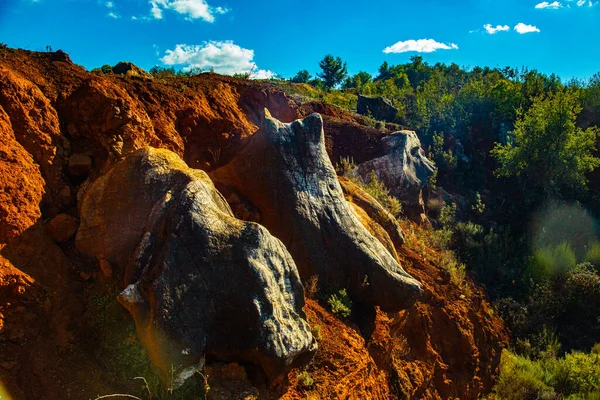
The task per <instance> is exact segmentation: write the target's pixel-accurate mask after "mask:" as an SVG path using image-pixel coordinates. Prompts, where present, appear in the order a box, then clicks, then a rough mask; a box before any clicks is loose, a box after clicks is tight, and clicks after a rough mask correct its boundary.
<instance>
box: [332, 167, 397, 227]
mask: <svg viewBox="0 0 600 400" xmlns="http://www.w3.org/2000/svg"><path fill="white" fill-rule="evenodd" d="M336 171H337V173H338V174H339V175H343V176H345V177H346V178H348V179H350V180H351V181H352V182H353V183H354V184H356V185H357V186H358V187H360V188H361V189H362V190H364V191H365V192H367V193H368V194H369V195H371V197H373V198H374V199H375V200H377V201H378V202H379V204H381V206H382V207H383V208H385V209H386V210H388V211H389V212H390V214H392V215H393V216H394V217H396V218H399V217H400V215H401V214H402V203H400V201H399V200H398V199H397V198H395V197H394V196H392V195H391V194H390V191H389V189H388V188H387V187H386V186H385V184H384V183H383V182H382V181H380V180H379V178H378V177H377V174H376V173H375V171H371V172H370V173H369V177H368V178H367V181H366V182H364V181H363V180H362V179H361V178H360V176H359V175H358V172H357V167H356V164H355V163H354V160H353V159H352V158H351V157H348V158H345V157H341V158H340V161H339V162H338V164H337V165H336Z"/></svg>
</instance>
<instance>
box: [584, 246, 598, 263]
mask: <svg viewBox="0 0 600 400" xmlns="http://www.w3.org/2000/svg"><path fill="white" fill-rule="evenodd" d="M585 262H589V263H590V264H592V265H594V266H596V267H600V243H598V242H595V243H591V244H590V246H589V250H588V251H587V253H586V254H585Z"/></svg>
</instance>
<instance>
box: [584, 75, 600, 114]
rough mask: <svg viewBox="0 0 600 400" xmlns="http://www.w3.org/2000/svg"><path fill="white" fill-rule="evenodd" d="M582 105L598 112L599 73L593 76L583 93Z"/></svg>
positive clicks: (599, 94)
mask: <svg viewBox="0 0 600 400" xmlns="http://www.w3.org/2000/svg"><path fill="white" fill-rule="evenodd" d="M582 104H583V106H584V107H586V108H589V109H592V110H594V111H597V112H600V72H598V73H596V74H594V76H592V77H591V78H590V80H589V82H588V83H587V87H586V90H584V91H583V95H582Z"/></svg>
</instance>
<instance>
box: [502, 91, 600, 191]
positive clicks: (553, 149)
mask: <svg viewBox="0 0 600 400" xmlns="http://www.w3.org/2000/svg"><path fill="white" fill-rule="evenodd" d="M579 112H581V107H580V106H579V103H578V96H577V94H576V93H571V92H569V91H567V90H565V89H562V88H561V89H559V90H558V91H557V92H556V93H550V94H549V95H547V96H539V97H536V98H535V99H534V100H533V104H532V106H531V107H530V109H529V110H528V111H527V112H526V113H524V114H523V112H522V111H519V113H518V116H517V121H516V123H515V129H514V131H513V132H512V140H511V141H509V143H507V144H506V145H501V144H499V143H496V147H495V148H494V149H493V150H492V155H493V156H494V157H495V158H496V160H497V161H498V163H499V164H500V166H499V167H498V169H497V170H496V171H495V173H496V175H497V176H503V177H521V178H523V180H524V182H523V183H524V185H525V186H526V188H534V189H535V188H541V189H543V190H544V191H545V192H546V193H550V194H557V192H559V191H560V190H561V189H585V188H586V184H587V178H586V173H588V172H590V171H593V170H594V169H595V168H596V167H598V165H600V159H598V158H597V157H595V156H594V148H595V143H596V138H597V136H598V128H596V127H590V128H588V129H586V130H583V129H580V128H578V127H577V126H576V125H575V120H576V118H577V115H578V114H579Z"/></svg>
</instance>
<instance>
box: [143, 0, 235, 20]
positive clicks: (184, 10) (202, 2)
mask: <svg viewBox="0 0 600 400" xmlns="http://www.w3.org/2000/svg"><path fill="white" fill-rule="evenodd" d="M150 5H151V6H152V7H151V9H150V14H151V15H152V18H154V19H162V18H163V13H164V11H165V10H171V11H174V12H176V13H178V14H181V15H184V16H185V18H186V19H188V20H194V19H202V20H204V21H206V22H214V21H215V15H216V14H225V13H227V12H228V11H229V9H228V8H224V7H211V6H209V5H208V3H207V2H206V0H151V1H150Z"/></svg>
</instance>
